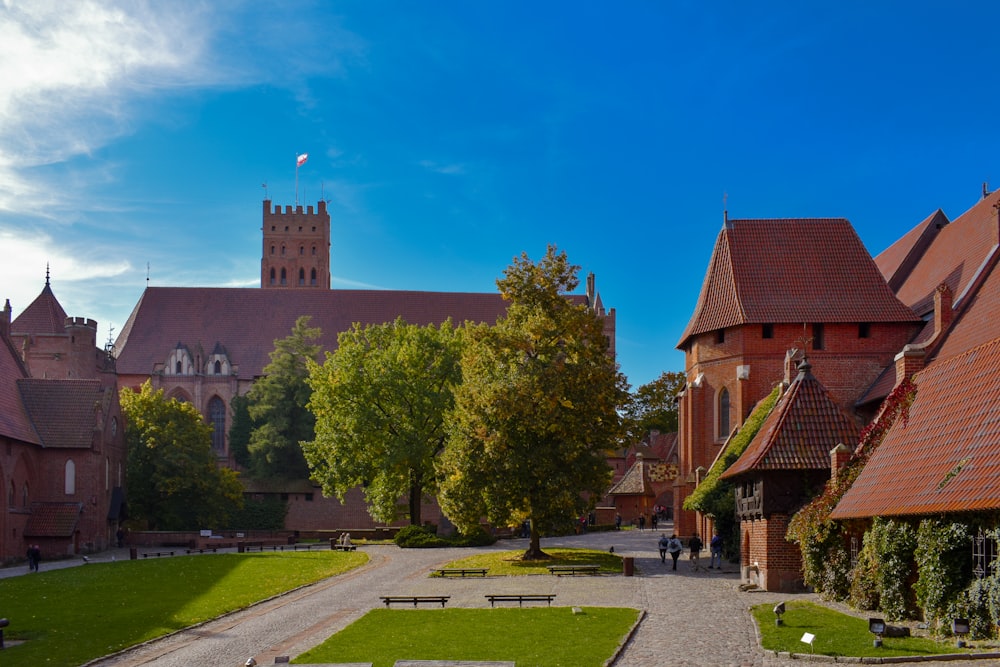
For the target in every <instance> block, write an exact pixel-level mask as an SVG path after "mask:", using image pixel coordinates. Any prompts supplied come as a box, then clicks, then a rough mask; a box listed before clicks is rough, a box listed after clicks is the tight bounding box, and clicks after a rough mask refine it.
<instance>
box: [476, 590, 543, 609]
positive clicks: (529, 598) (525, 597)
mask: <svg viewBox="0 0 1000 667" xmlns="http://www.w3.org/2000/svg"><path fill="white" fill-rule="evenodd" d="M485 597H486V599H487V600H489V601H490V606H491V607H492V606H493V604H494V603H495V602H517V606H518V607H520V606H522V604H523V603H525V602H547V603H548V604H549V606H550V607H551V606H552V600H554V599H555V597H556V594H555V593H543V594H534V593H532V594H522V595H487V596H485Z"/></svg>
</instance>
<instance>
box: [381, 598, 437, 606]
mask: <svg viewBox="0 0 1000 667" xmlns="http://www.w3.org/2000/svg"><path fill="white" fill-rule="evenodd" d="M379 597H380V598H381V599H382V602H384V603H385V606H386V607H388V606H389V605H390V604H393V603H394V602H410V603H413V606H414V607H416V606H417V604H418V603H420V602H434V603H440V604H441V606H442V607H443V606H444V605H445V603H446V602H447V601H448V600H450V599H451V596H450V595H382V596H379Z"/></svg>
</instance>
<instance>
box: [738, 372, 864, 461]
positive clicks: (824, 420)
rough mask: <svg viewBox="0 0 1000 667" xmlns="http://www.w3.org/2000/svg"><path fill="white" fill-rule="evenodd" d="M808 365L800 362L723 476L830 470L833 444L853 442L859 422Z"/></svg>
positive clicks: (856, 438) (851, 444)
mask: <svg viewBox="0 0 1000 667" xmlns="http://www.w3.org/2000/svg"><path fill="white" fill-rule="evenodd" d="M811 368H812V367H811V365H810V364H808V363H806V362H804V363H802V364H800V365H799V374H798V375H797V376H796V377H795V379H794V380H792V382H791V384H790V385H788V389H787V390H786V391H785V393H784V394H783V395H782V396H781V398H779V399H778V402H777V404H775V406H774V409H773V410H771V413H770V414H769V415H768V416H767V419H765V420H764V423H763V424H762V425H761V427H760V430H759V431H758V432H757V435H756V436H754V439H753V440H752V441H751V442H750V444H749V445H748V446H747V448H746V450H745V451H744V452H743V454H742V455H740V457H739V458H738V459H736V462H735V463H733V465H731V466H730V467H729V468H728V469H727V470H726V471H725V472H724V473H723V474H722V477H723V478H727V477H735V476H737V475H740V474H743V473H748V472H751V471H756V470H822V469H824V468H825V469H829V468H830V450H831V449H833V448H834V447H836V446H837V445H838V444H840V443H844V444H846V445H847V446H848V447H851V448H853V447H854V446H855V445H856V444H857V441H858V427H857V425H856V424H855V423H854V421H853V420H852V419H851V418H850V417H848V416H847V415H845V414H844V412H843V411H842V410H841V409H840V408H839V407H838V406H837V404H836V403H835V402H834V400H833V399H832V398H830V395H829V393H828V392H827V390H826V388H825V387H823V385H822V384H820V382H819V380H817V379H816V376H814V375H813V374H812V372H811Z"/></svg>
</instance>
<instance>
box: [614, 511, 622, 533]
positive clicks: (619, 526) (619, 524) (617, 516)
mask: <svg viewBox="0 0 1000 667" xmlns="http://www.w3.org/2000/svg"><path fill="white" fill-rule="evenodd" d="M621 529H622V515H621V514H619V513H618V512H615V530H621Z"/></svg>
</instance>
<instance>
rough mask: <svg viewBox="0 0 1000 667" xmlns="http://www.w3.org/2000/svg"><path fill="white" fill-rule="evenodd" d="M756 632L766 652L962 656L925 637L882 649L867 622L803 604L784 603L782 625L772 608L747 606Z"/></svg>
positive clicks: (886, 642)
mask: <svg viewBox="0 0 1000 667" xmlns="http://www.w3.org/2000/svg"><path fill="white" fill-rule="evenodd" d="M751 612H752V613H753V617H754V620H755V621H756V622H757V627H758V628H759V629H760V638H761V646H762V647H763V648H764V649H765V650H768V651H785V652H790V653H816V654H820V655H830V656H837V657H844V656H851V657H858V658H866V657H872V658H873V657H882V658H885V657H898V656H927V655H942V654H946V653H962V652H964V651H966V650H967V649H959V648H956V647H955V644H954V642H952V643H946V642H939V641H935V640H934V639H930V638H927V637H883V639H882V646H881V647H880V648H876V647H875V646H874V639H875V635H873V634H871V633H870V632H869V631H868V620H867V619H864V618H856V617H854V616H849V615H847V614H842V613H840V612H838V611H835V610H833V609H830V608H828V607H824V606H822V605H818V604H814V603H812V602H806V601H794V602H788V603H786V604H785V613H784V614H783V615H782V624H781V625H776V624H775V615H774V605H772V604H765V605H755V606H753V607H751ZM807 632H808V633H810V634H812V635H813V636H814V637H815V638H814V639H813V642H812V645H811V646H810V645H809V644H806V643H804V642H803V641H802V637H803V635H804V634H805V633H807Z"/></svg>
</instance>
